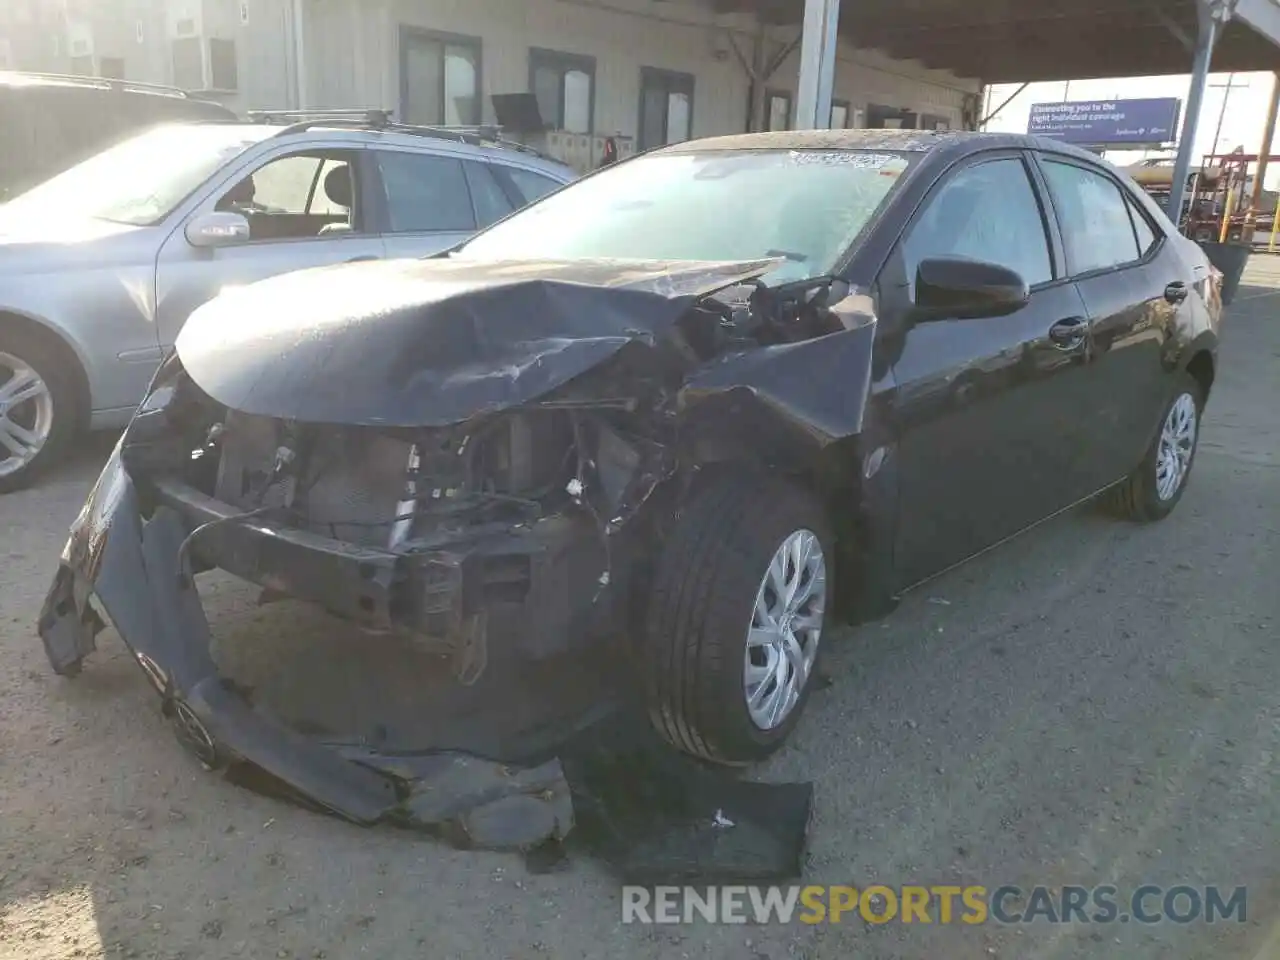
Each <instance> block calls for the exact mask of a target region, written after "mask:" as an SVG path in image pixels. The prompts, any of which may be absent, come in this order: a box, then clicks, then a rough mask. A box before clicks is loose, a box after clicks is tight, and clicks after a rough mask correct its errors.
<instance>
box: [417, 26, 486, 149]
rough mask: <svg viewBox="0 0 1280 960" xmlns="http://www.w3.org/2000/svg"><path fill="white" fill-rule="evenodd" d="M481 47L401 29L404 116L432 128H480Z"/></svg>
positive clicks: (469, 39) (463, 40)
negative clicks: (477, 126) (476, 126)
mask: <svg viewBox="0 0 1280 960" xmlns="http://www.w3.org/2000/svg"><path fill="white" fill-rule="evenodd" d="M480 114H481V99H480V41H479V40H477V39H475V38H473V37H457V36H451V35H448V34H439V33H431V32H429V31H426V30H417V29H414V28H413V27H401V28H400V116H401V117H402V118H403V119H404V120H405V121H406V122H408V123H419V124H424V125H428V126H441V125H444V126H475V125H476V124H478V123H480Z"/></svg>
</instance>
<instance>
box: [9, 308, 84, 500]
mask: <svg viewBox="0 0 1280 960" xmlns="http://www.w3.org/2000/svg"><path fill="white" fill-rule="evenodd" d="M74 398H75V393H74V391H73V390H72V389H71V386H70V383H69V382H68V379H67V374H66V372H65V371H64V370H63V369H62V367H61V366H60V365H59V364H58V362H57V360H56V359H55V358H54V357H52V356H51V355H50V354H49V351H48V350H46V349H45V348H44V346H43V344H42V343H40V342H39V341H38V340H36V339H35V338H32V337H29V336H26V335H24V334H23V333H22V332H21V331H0V493H8V492H10V491H13V490H19V489H21V488H22V487H25V486H27V485H28V484H30V483H31V481H32V479H34V478H35V477H36V476H37V475H38V474H39V472H40V471H41V470H43V469H44V468H45V467H46V466H48V465H49V464H50V463H52V462H53V461H54V460H55V459H56V458H57V457H58V455H59V454H60V453H61V451H62V449H64V448H65V446H66V443H67V441H68V440H69V439H70V436H71V434H72V433H73V432H74V429H75V415H74V414H75V403H74Z"/></svg>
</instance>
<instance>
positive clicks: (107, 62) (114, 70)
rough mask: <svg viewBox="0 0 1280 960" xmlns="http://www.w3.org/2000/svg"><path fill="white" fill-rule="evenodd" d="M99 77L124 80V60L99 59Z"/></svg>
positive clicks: (115, 58)
mask: <svg viewBox="0 0 1280 960" xmlns="http://www.w3.org/2000/svg"><path fill="white" fill-rule="evenodd" d="M98 76H100V77H106V78H107V79H109V80H123V79H124V60H123V58H121V57H99V58H98Z"/></svg>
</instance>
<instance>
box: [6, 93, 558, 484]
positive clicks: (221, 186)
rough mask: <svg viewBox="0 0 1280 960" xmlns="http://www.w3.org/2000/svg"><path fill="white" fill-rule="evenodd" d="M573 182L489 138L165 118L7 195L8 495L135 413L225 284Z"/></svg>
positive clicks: (352, 124)
mask: <svg viewBox="0 0 1280 960" xmlns="http://www.w3.org/2000/svg"><path fill="white" fill-rule="evenodd" d="M574 177H575V173H574V171H573V170H571V169H570V168H569V167H567V166H564V165H563V164H560V163H558V162H556V161H554V160H549V159H546V158H544V157H542V156H540V155H538V154H536V153H534V152H533V151H530V150H528V149H527V148H521V147H519V145H516V144H510V143H508V142H506V141H502V140H500V139H498V138H497V136H496V134H494V133H493V132H484V131H479V130H471V131H461V130H450V129H440V128H421V127H405V126H402V125H398V124H391V123H389V122H387V121H386V119H385V118H379V117H376V116H371V117H370V118H369V119H368V120H348V119H325V120H319V119H312V120H306V121H302V122H295V123H291V124H288V125H285V124H283V123H280V122H276V123H251V124H240V123H208V124H183V125H173V126H164V127H158V128H155V129H153V130H150V131H148V132H146V133H143V134H141V135H139V136H137V137H134V138H132V139H130V140H126V141H124V142H123V143H121V144H119V145H117V146H115V147H112V148H111V149H109V150H107V151H105V152H103V153H100V154H98V155H96V156H94V157H92V158H90V159H89V160H86V161H85V162H83V163H81V164H79V165H78V166H75V167H72V168H71V169H70V170H68V171H66V172H65V173H62V174H60V175H59V176H57V177H54V178H53V179H52V180H49V181H47V182H45V183H43V184H41V185H40V186H37V187H35V188H34V189H32V190H30V191H28V192H27V193H24V194H22V195H20V196H18V197H16V198H15V199H14V200H12V201H11V202H10V203H8V204H6V205H4V206H0V493H3V492H7V491H9V490H13V489H17V488H19V487H21V486H23V485H25V484H26V483H28V482H29V481H30V479H31V478H32V477H33V476H34V475H35V474H36V473H37V472H38V471H39V470H40V469H41V468H43V467H44V466H46V465H48V464H49V463H51V462H52V461H54V460H56V458H57V456H58V454H59V453H60V452H61V451H63V450H65V449H66V447H67V445H68V442H69V441H71V440H72V439H73V438H74V437H75V436H77V434H79V433H80V432H81V431H82V430H84V429H86V428H89V429H96V428H109V427H114V426H121V425H123V424H125V423H126V422H128V419H129V416H130V414H131V413H132V412H133V410H134V408H135V407H136V406H137V404H138V402H139V400H141V399H142V396H143V394H144V392H145V391H146V387H147V384H148V382H149V381H150V379H151V376H152V374H153V373H154V372H155V370H156V367H157V366H158V364H159V362H160V360H161V358H162V357H163V355H164V354H165V353H166V352H167V351H168V350H169V348H170V347H171V345H172V344H173V342H174V338H175V337H176V336H177V334H178V330H179V329H180V328H181V327H182V325H183V323H184V322H185V321H186V319H187V317H188V316H189V315H190V314H191V311H192V310H194V309H195V308H196V307H198V306H199V305H200V304H202V303H204V302H205V301H207V300H209V299H210V298H212V297H213V296H215V295H216V294H217V293H218V292H219V291H220V290H222V289H224V288H226V287H228V286H239V285H243V284H247V283H252V282H253V281H256V280H261V279H264V278H266V277H269V276H273V275H276V274H281V273H285V272H288V271H292V270H298V269H302V268H307V267H319V266H324V265H327V264H334V263H343V262H349V261H353V260H377V259H380V258H384V257H420V256H425V255H429V254H433V253H438V252H440V251H442V250H445V249H448V248H449V247H452V246H454V245H455V244H457V243H458V242H460V241H461V240H463V239H465V238H466V237H468V236H469V235H470V234H471V233H473V232H474V231H476V230H477V229H479V228H481V227H485V226H487V225H489V224H490V223H493V222H494V221H496V220H499V219H501V218H502V217H504V216H506V215H507V214H508V213H511V212H512V211H513V210H514V209H516V208H518V207H521V206H523V205H524V204H526V203H529V202H532V201H533V200H535V199H537V198H538V197H540V196H542V195H543V194H545V193H548V192H550V191H552V190H555V189H558V188H559V187H560V186H562V185H563V184H565V183H567V182H569V181H570V180H572V179H573V178H574ZM281 310H282V311H286V312H287V311H288V310H289V305H288V304H281ZM335 389H339V390H340V389H341V385H337V384H335Z"/></svg>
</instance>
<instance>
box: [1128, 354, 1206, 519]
mask: <svg viewBox="0 0 1280 960" xmlns="http://www.w3.org/2000/svg"><path fill="white" fill-rule="evenodd" d="M1203 410H1204V389H1203V388H1202V387H1201V386H1200V384H1199V382H1198V381H1197V380H1196V379H1195V378H1194V377H1192V376H1191V375H1190V374H1188V373H1183V374H1180V375H1179V378H1178V387H1177V389H1176V390H1175V391H1174V394H1173V399H1172V400H1171V401H1169V406H1168V407H1166V408H1165V411H1164V416H1163V417H1162V418H1161V420H1160V429H1159V431H1158V432H1157V434H1156V437H1155V439H1154V440H1153V441H1152V443H1151V447H1150V449H1148V451H1147V455H1146V457H1144V458H1143V461H1142V464H1141V466H1139V467H1138V469H1137V470H1135V471H1134V472H1133V474H1132V475H1130V476H1129V477H1128V478H1126V479H1125V480H1124V481H1123V482H1122V483H1120V484H1118V485H1117V486H1116V487H1114V488H1113V489H1112V490H1111V492H1110V494H1109V499H1110V501H1111V504H1112V506H1113V508H1114V509H1115V511H1116V512H1117V513H1119V514H1120V515H1121V516H1124V517H1127V518H1128V519H1130V520H1138V521H1141V522H1150V521H1153V520H1163V519H1164V518H1165V517H1167V516H1168V515H1169V514H1170V513H1172V512H1173V508H1174V507H1176V506H1177V505H1178V501H1179V500H1181V499H1182V494H1183V492H1184V491H1185V490H1186V489H1187V480H1188V478H1189V477H1190V476H1191V467H1192V466H1193V465H1194V463H1195V459H1196V445H1197V443H1198V442H1199V440H1200V416H1201V413H1202V412H1203Z"/></svg>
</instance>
